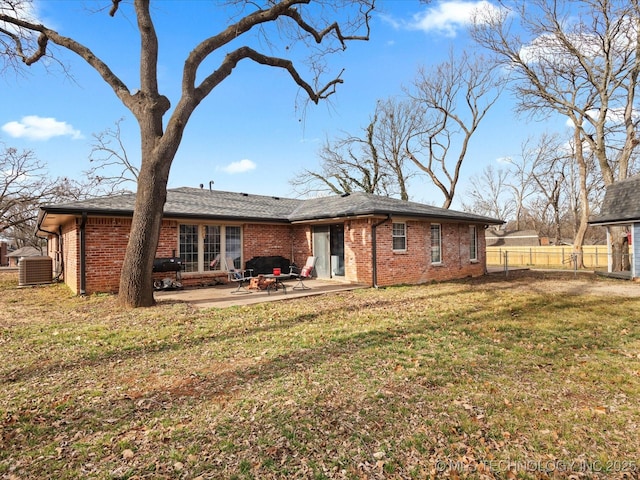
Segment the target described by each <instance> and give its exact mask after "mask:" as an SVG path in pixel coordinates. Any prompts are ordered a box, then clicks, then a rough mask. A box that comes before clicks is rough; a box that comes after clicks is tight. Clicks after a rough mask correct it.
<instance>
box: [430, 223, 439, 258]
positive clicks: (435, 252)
mask: <svg viewBox="0 0 640 480" xmlns="http://www.w3.org/2000/svg"><path fill="white" fill-rule="evenodd" d="M431 263H442V228H441V225H440V224H439V223H432V224H431Z"/></svg>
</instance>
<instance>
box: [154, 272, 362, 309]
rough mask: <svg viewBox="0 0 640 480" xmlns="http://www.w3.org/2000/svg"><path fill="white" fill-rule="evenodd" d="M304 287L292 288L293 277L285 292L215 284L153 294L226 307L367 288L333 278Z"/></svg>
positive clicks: (200, 305)
mask: <svg viewBox="0 0 640 480" xmlns="http://www.w3.org/2000/svg"><path fill="white" fill-rule="evenodd" d="M304 284H305V285H306V286H307V287H309V288H308V289H307V290H299V289H296V290H294V289H293V287H294V286H295V285H296V281H295V280H291V281H287V282H286V286H287V290H286V293H284V291H283V290H282V289H278V291H272V292H271V293H268V292H267V291H266V290H249V292H251V293H247V292H246V291H245V292H243V291H241V292H239V293H233V292H234V291H235V290H236V288H237V285H235V284H234V285H218V286H215V287H201V288H185V289H183V290H160V291H156V292H154V297H155V299H156V301H158V302H159V303H161V302H167V301H177V302H185V303H188V304H190V305H193V306H194V307H198V308H212V307H217V308H225V307H232V306H239V305H252V304H256V303H263V302H281V301H285V300H291V299H294V298H301V297H310V296H314V295H324V294H328V293H334V292H343V291H349V290H356V289H360V288H368V286H367V285H362V284H352V283H345V282H340V281H336V280H320V279H312V280H305V281H304Z"/></svg>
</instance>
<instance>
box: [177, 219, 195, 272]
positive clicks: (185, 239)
mask: <svg viewBox="0 0 640 480" xmlns="http://www.w3.org/2000/svg"><path fill="white" fill-rule="evenodd" d="M179 248H180V258H181V259H182V271H183V272H197V271H198V225H180V242H179Z"/></svg>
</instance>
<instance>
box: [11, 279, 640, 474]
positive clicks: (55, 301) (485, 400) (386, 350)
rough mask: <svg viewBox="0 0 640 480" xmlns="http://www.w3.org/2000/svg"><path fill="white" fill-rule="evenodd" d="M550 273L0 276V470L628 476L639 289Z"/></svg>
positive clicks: (639, 411)
mask: <svg viewBox="0 0 640 480" xmlns="http://www.w3.org/2000/svg"><path fill="white" fill-rule="evenodd" d="M558 279H561V280H562V283H563V284H564V283H567V282H568V285H569V286H571V282H575V281H576V280H575V279H574V278H573V276H571V275H569V276H566V275H565V276H563V275H562V274H547V275H546V276H543V275H540V274H534V273H522V274H518V275H515V274H514V275H512V276H510V278H509V279H508V280H504V279H503V278H502V277H492V276H490V277H486V278H483V279H475V280H467V281H461V282H452V283H442V284H434V285H425V286H419V287H397V288H388V289H382V290H377V291H374V290H360V291H355V292H349V293H341V294H333V295H328V296H324V297H315V298H311V299H306V300H304V299H303V300H292V301H287V302H282V303H272V304H262V305H255V306H250V307H236V308H229V309H223V310H213V309H212V310H204V311H203V310H195V309H192V308H190V307H188V306H186V305H184V304H178V303H163V304H160V305H158V306H156V307H154V308H150V309H140V310H124V309H121V308H119V307H117V306H116V302H115V299H114V298H113V297H111V296H92V297H89V298H78V297H74V296H72V295H71V294H70V293H69V292H68V290H66V289H65V288H64V287H63V286H49V287H44V288H30V289H18V288H16V286H15V280H13V279H9V280H7V279H3V278H2V277H0V355H1V358H0V382H1V383H2V389H1V390H0V434H1V435H0V478H16V479H18V478H19V479H23V478H60V479H64V478H97V479H107V478H190V479H191V478H203V479H204V478H224V479H230V478H237V479H248V478H256V479H264V478H304V479H307V478H316V479H322V478H331V479H334V478H348V479H360V478H370V479H373V478H399V479H405V478H442V477H449V478H638V475H639V473H638V469H639V468H640V465H639V464H640V458H638V452H640V432H639V431H638V423H639V421H640V405H639V404H638V396H639V394H640V325H639V324H638V318H640V298H638V297H637V296H628V295H620V296H617V297H615V301H612V297H611V296H604V295H599V294H597V293H591V294H586V295H585V294H578V293H579V292H576V291H574V292H573V293H574V294H572V295H567V294H564V293H562V292H561V291H560V290H559V289H558V288H546V287H545V285H547V283H548V284H549V285H553V284H554V282H556V284H557V282H558ZM580 281H584V278H582V279H581V280H580ZM590 281H591V282H604V283H602V285H605V286H607V287H608V288H611V287H612V286H613V287H614V288H615V285H616V283H612V282H611V281H606V280H601V279H591V280H590ZM545 282H547V283H545ZM574 290H575V289H574Z"/></svg>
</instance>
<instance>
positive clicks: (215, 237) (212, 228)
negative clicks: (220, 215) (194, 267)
mask: <svg viewBox="0 0 640 480" xmlns="http://www.w3.org/2000/svg"><path fill="white" fill-rule="evenodd" d="M220 245H221V244H220V225H205V226H204V241H203V247H204V248H203V253H204V270H205V271H210V270H220V259H221V258H222V251H221V250H220Z"/></svg>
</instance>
